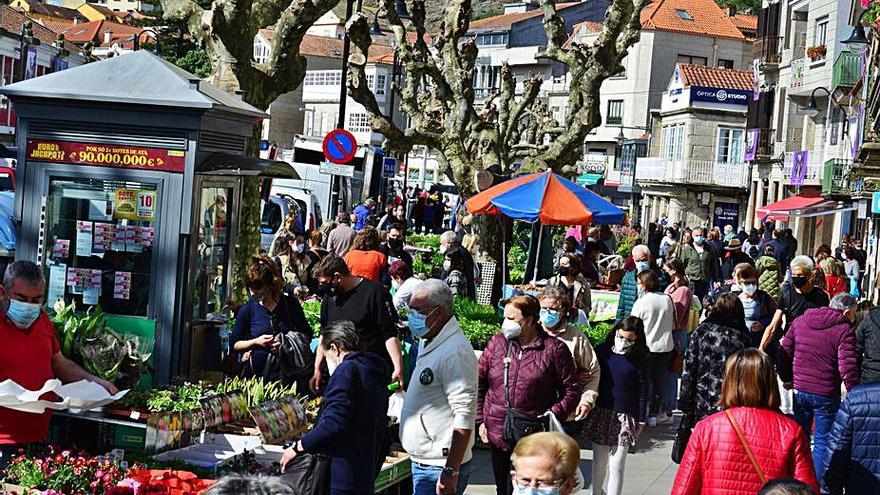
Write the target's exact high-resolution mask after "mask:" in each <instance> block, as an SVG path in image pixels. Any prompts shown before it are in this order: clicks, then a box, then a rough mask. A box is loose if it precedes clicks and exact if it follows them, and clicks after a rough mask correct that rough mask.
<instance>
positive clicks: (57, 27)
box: [36, 19, 74, 34]
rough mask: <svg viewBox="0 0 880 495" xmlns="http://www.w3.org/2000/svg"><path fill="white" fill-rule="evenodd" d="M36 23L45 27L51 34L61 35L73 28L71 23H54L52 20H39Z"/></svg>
mask: <svg viewBox="0 0 880 495" xmlns="http://www.w3.org/2000/svg"><path fill="white" fill-rule="evenodd" d="M36 22H39V23H40V24H42V25H44V26H46V27H47V28H49V30H51V31H52V32H53V33H56V34H57V33H63V32H64V31H67V30H68V29H70V28H71V27H73V26H74V24H73V22H72V21H56V20H52V19H40V20H38V21H36Z"/></svg>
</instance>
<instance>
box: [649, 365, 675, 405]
mask: <svg viewBox="0 0 880 495" xmlns="http://www.w3.org/2000/svg"><path fill="white" fill-rule="evenodd" d="M671 357H672V351H669V352H649V353H648V367H647V371H648V373H647V374H648V386H649V389H650V392H651V393H650V395H648V397H649V401H648V411H647V412H648V417H655V416H657V413H659V412H660V405H661V404H662V403H663V397H664V395H665V393H664V392H665V390H664V384H665V379H666V374H667V373H668V371H667V370H668V369H669V359H670V358H671Z"/></svg>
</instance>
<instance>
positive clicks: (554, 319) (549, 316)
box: [541, 309, 562, 328]
mask: <svg viewBox="0 0 880 495" xmlns="http://www.w3.org/2000/svg"><path fill="white" fill-rule="evenodd" d="M560 321H562V317H561V316H560V315H559V311H556V310H555V309H541V325H543V326H544V328H556V326H557V325H559V322H560Z"/></svg>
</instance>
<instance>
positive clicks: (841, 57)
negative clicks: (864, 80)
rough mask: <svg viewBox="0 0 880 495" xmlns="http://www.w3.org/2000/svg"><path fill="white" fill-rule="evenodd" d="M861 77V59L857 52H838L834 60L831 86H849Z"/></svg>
mask: <svg viewBox="0 0 880 495" xmlns="http://www.w3.org/2000/svg"><path fill="white" fill-rule="evenodd" d="M861 77H862V60H861V57H860V56H859V54H858V53H852V52H846V51H844V52H840V53H839V54H838V55H837V58H836V59H835V60H834V72H833V73H832V75H831V88H832V90H833V89H834V88H838V87H848V88H851V87H853V86H855V84H856V83H857V82H858V81H859V78H861Z"/></svg>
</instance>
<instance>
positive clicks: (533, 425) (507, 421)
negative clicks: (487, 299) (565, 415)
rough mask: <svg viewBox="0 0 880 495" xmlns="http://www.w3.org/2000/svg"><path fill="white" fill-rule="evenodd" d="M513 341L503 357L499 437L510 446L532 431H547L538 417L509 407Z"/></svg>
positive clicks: (508, 345)
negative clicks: (501, 428)
mask: <svg viewBox="0 0 880 495" xmlns="http://www.w3.org/2000/svg"><path fill="white" fill-rule="evenodd" d="M512 347H513V343H511V342H508V343H507V356H506V357H505V358H504V407H505V408H506V409H505V412H504V428H503V430H502V432H501V437H502V438H503V439H504V441H505V442H507V443H508V444H510V445H511V447H512V446H514V445H516V444H517V443H518V442H519V441H520V439H522V438H523V437H527V436H529V435H531V434H532V433H539V432H542V431H547V424H546V423H545V422H544V421H543V420H542V419H540V418H534V417H532V416H529V415H528V414H525V413H522V412H520V411H517V410H516V409H514V408H512V407H510V387H509V386H508V375H509V374H510V351H511V348H512Z"/></svg>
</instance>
